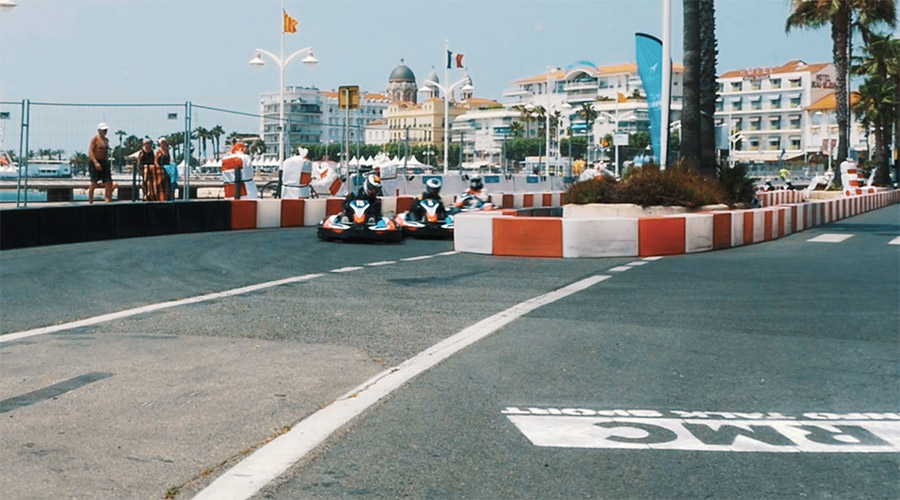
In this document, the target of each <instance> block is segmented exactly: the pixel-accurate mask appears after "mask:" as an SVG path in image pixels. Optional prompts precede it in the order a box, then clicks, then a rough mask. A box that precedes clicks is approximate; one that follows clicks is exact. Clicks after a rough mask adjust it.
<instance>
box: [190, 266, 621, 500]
mask: <svg viewBox="0 0 900 500" xmlns="http://www.w3.org/2000/svg"><path fill="white" fill-rule="evenodd" d="M606 279H609V276H601V275H596V276H591V277H590V278H586V279H583V280H581V281H578V282H575V283H572V284H571V285H568V286H565V287H562V288H560V289H557V290H554V291H552V292H549V293H546V294H544V295H540V296H538V297H534V298H532V299H530V300H526V301H525V302H522V303H519V304H516V305H514V306H512V307H510V308H509V309H506V310H505V311H502V312H500V313H497V314H495V315H493V316H491V317H489V318H485V319H483V320H481V321H479V322H478V323H475V324H474V325H472V326H470V327H468V328H465V329H464V330H462V331H460V332H459V333H457V334H455V335H453V336H452V337H449V338H447V339H444V340H443V341H441V342H439V343H437V344H435V345H434V346H432V347H430V348H429V349H426V350H425V351H423V352H421V353H420V354H418V355H416V356H415V357H413V358H411V359H408V360H406V361H404V362H403V363H402V364H400V365H399V366H397V367H395V368H392V369H389V370H385V371H383V372H381V373H380V374H378V375H376V376H375V377H373V378H371V379H369V380H368V381H367V382H365V383H363V384H362V385H360V386H359V387H357V388H356V389H354V390H352V391H350V392H349V393H347V394H345V395H344V396H342V397H341V398H339V399H338V400H337V401H335V402H334V403H331V404H330V405H328V406H326V407H325V408H323V409H321V410H319V411H317V412H315V413H313V414H312V415H310V416H309V417H307V418H306V419H304V420H302V421H300V422H299V423H297V425H295V426H293V427H292V428H291V430H290V431H288V432H287V433H285V434H282V435H281V436H279V437H278V438H276V439H274V440H273V441H271V442H269V443H268V444H266V445H265V446H263V447H262V448H260V449H259V450H257V451H256V452H255V453H253V454H252V455H250V456H249V457H247V458H246V459H244V460H243V461H241V462H239V463H238V464H237V465H235V466H234V467H232V468H231V469H229V470H228V471H226V472H225V473H224V474H223V475H222V476H220V477H219V478H218V479H216V480H215V481H213V483H212V484H210V485H209V486H208V487H206V489H204V490H202V491H201V492H200V493H198V494H197V496H195V497H194V500H209V499H215V500H246V499H248V498H250V497H251V496H253V495H254V494H255V493H256V492H257V491H259V490H260V489H261V488H262V487H263V486H265V485H266V484H268V483H269V482H270V481H272V480H273V479H275V478H277V477H278V476H279V475H280V474H282V473H283V472H284V471H286V470H287V469H288V468H289V467H290V466H291V465H293V464H294V463H296V462H297V461H298V460H300V459H301V458H303V457H304V456H306V454H308V453H309V452H310V451H312V450H313V449H314V448H315V447H316V446H318V445H319V444H321V443H322V442H323V441H325V439H327V438H328V436H330V435H331V434H333V433H334V432H335V431H337V430H338V429H340V428H341V427H343V426H344V425H345V424H347V423H348V422H349V421H350V420H352V419H353V418H355V417H357V416H358V415H360V414H361V413H362V412H364V411H365V410H367V409H368V408H369V407H371V406H372V405H374V404H375V403H377V402H378V401H379V400H381V399H382V398H384V397H385V396H387V395H388V394H390V393H391V392H393V391H394V390H396V389H397V388H399V387H400V386H402V385H403V384H405V383H406V382H408V381H409V380H411V379H412V378H413V377H415V376H417V375H419V374H420V373H422V372H425V371H426V370H428V369H430V368H432V367H434V366H435V365H437V364H438V363H440V362H441V361H443V360H445V359H447V358H449V357H450V356H452V355H453V354H455V353H457V352H459V351H461V350H462V349H465V348H466V347H468V346H470V345H472V344H474V343H475V342H478V341H479V340H481V339H483V338H484V337H487V336H488V335H490V334H492V333H494V332H495V331H497V330H499V329H500V328H502V327H504V326H506V325H507V324H509V323H510V322H512V321H515V320H516V319H518V318H520V317H522V316H523V315H525V314H528V313H529V312H531V311H533V310H535V309H537V308H539V307H541V306H544V305H547V304H551V303H553V302H556V301H558V300H560V299H563V298H565V297H568V296H569V295H572V294H574V293H577V292H579V291H581V290H584V289H586V288H588V287H590V286H592V285H595V284H597V283H600V282H601V281H604V280H606Z"/></svg>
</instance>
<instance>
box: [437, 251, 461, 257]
mask: <svg viewBox="0 0 900 500" xmlns="http://www.w3.org/2000/svg"><path fill="white" fill-rule="evenodd" d="M458 253H459V252H457V251H456V250H450V251H449V252H441V253H436V254H434V256H435V257H437V256H439V255H440V256H442V255H456V254H458Z"/></svg>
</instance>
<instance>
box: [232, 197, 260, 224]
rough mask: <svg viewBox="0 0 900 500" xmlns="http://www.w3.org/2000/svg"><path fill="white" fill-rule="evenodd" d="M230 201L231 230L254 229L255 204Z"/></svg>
mask: <svg viewBox="0 0 900 500" xmlns="http://www.w3.org/2000/svg"><path fill="white" fill-rule="evenodd" d="M257 201H258V200H231V229H256V221H257V218H256V202H257Z"/></svg>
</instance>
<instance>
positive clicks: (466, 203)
mask: <svg viewBox="0 0 900 500" xmlns="http://www.w3.org/2000/svg"><path fill="white" fill-rule="evenodd" d="M493 209H494V204H493V203H491V202H490V201H484V200H482V199H481V198H479V197H477V196H475V195H473V194H472V193H463V194H461V195H459V196H458V197H457V198H456V203H454V204H453V210H452V211H451V212H452V213H454V214H455V213H459V212H480V211H482V210H493Z"/></svg>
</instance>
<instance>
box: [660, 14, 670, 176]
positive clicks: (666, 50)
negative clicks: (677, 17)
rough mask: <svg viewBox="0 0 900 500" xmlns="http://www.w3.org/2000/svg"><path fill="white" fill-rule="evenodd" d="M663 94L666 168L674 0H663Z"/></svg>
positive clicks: (662, 145) (662, 155)
mask: <svg viewBox="0 0 900 500" xmlns="http://www.w3.org/2000/svg"><path fill="white" fill-rule="evenodd" d="M662 21H663V25H662V70H663V73H662V96H661V99H660V100H661V101H662V103H661V108H662V110H661V113H660V115H661V116H660V124H661V127H660V129H661V130H660V131H659V167H660V169H661V170H665V169H666V166H667V164H668V159H669V99H670V96H671V93H672V92H671V85H672V84H671V81H672V63H671V61H672V55H671V51H672V0H663V20H662Z"/></svg>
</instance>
